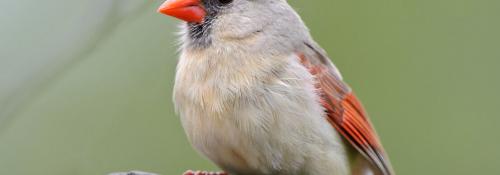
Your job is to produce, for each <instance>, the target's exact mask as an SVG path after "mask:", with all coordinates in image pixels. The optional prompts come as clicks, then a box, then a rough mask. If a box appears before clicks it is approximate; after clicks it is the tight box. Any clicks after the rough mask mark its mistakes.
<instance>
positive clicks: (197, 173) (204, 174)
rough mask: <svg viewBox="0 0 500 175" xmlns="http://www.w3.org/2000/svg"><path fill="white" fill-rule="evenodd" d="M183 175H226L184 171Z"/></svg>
mask: <svg viewBox="0 0 500 175" xmlns="http://www.w3.org/2000/svg"><path fill="white" fill-rule="evenodd" d="M183 175H228V174H227V173H225V172H208V171H191V170H189V171H186V172H184V174H183Z"/></svg>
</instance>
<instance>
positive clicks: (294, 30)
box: [158, 0, 308, 48]
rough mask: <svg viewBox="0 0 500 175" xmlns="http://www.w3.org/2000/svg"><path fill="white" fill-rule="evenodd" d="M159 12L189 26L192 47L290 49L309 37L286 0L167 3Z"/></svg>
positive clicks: (180, 0)
mask: <svg viewBox="0 0 500 175" xmlns="http://www.w3.org/2000/svg"><path fill="white" fill-rule="evenodd" d="M158 12H160V13H163V14H166V15H169V16H173V17H176V18H178V19H181V20H183V21H186V22H187V23H186V24H187V25H186V27H185V29H186V30H185V31H186V32H185V33H186V38H185V40H187V41H184V42H187V44H188V45H190V46H191V47H201V48H206V47H208V46H211V45H213V44H218V43H222V44H223V45H224V44H226V45H227V44H228V43H232V44H244V45H247V46H251V45H259V46H265V45H268V44H269V45H270V44H274V43H273V42H272V41H274V42H279V45H287V43H288V44H289V45H290V44H292V43H293V42H290V41H288V40H293V39H294V38H299V37H304V36H307V35H308V32H307V29H306V27H305V26H304V25H303V23H302V21H301V20H300V17H298V15H297V14H296V13H295V11H294V10H293V9H292V8H291V7H290V6H289V5H288V3H287V2H286V0H167V1H166V2H165V3H163V4H162V5H161V6H160V8H159V9H158ZM273 47H276V45H274V46H273ZM287 47H291V46H287Z"/></svg>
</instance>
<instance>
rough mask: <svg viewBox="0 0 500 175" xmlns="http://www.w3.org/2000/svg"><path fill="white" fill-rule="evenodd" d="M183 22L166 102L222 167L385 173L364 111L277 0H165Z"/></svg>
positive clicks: (289, 174)
mask: <svg viewBox="0 0 500 175" xmlns="http://www.w3.org/2000/svg"><path fill="white" fill-rule="evenodd" d="M158 12H159V13H162V14H165V15H168V16H172V17H175V18H178V19H180V20H182V21H183V22H182V23H181V26H180V28H181V29H180V30H181V31H180V42H179V43H180V44H179V47H180V49H179V60H178V63H177V68H176V77H175V85H174V88H173V91H174V92H173V101H174V104H175V109H176V111H177V113H178V115H179V116H180V120H181V124H182V126H183V128H184V130H185V133H186V135H187V139H188V140H189V142H190V143H191V145H192V146H193V147H194V148H195V150H197V151H198V152H199V153H200V154H202V155H204V156H205V157H206V158H207V159H209V160H211V161H212V162H213V163H215V164H216V165H217V166H218V167H219V168H220V169H221V170H222V172H207V171H187V172H186V173H185V174H186V175H210V174H213V175H215V174H227V175H350V174H352V175H394V174H395V172H394V170H393V168H392V166H391V163H390V161H389V158H388V156H387V154H386V152H385V151H384V148H383V146H382V144H381V142H380V139H379V137H378V135H377V133H376V132H375V129H374V127H373V125H372V123H371V122H370V119H369V118H368V116H367V113H366V112H365V110H364V108H363V107H362V105H361V103H360V101H359V100H358V98H357V97H356V96H355V95H354V93H353V91H352V89H351V88H350V87H349V85H347V83H345V82H344V80H343V78H342V76H341V74H340V72H339V70H338V69H337V68H336V66H335V65H334V64H333V63H332V61H331V60H330V58H329V57H328V55H327V53H326V51H325V50H324V49H322V48H321V47H320V46H319V44H318V43H316V42H315V41H314V40H313V38H312V36H311V34H310V32H309V29H308V28H307V27H306V25H305V23H304V21H303V20H302V19H301V17H300V16H299V15H298V13H297V12H296V11H295V10H294V9H293V7H291V6H290V5H289V4H288V2H287V1H286V0H167V1H165V2H164V3H163V4H162V5H161V6H160V7H159V9H158Z"/></svg>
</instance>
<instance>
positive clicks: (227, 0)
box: [219, 0, 233, 5]
mask: <svg viewBox="0 0 500 175" xmlns="http://www.w3.org/2000/svg"><path fill="white" fill-rule="evenodd" d="M219 2H220V3H221V4H222V5H227V4H229V3H231V2H233V0H219Z"/></svg>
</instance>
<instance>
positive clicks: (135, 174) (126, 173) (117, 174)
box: [108, 171, 159, 175]
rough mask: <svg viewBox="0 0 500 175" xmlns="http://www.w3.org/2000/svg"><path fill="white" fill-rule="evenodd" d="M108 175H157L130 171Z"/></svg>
mask: <svg viewBox="0 0 500 175" xmlns="http://www.w3.org/2000/svg"><path fill="white" fill-rule="evenodd" d="M108 175H159V174H155V173H147V172H142V171H130V172H121V173H110V174H108Z"/></svg>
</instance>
